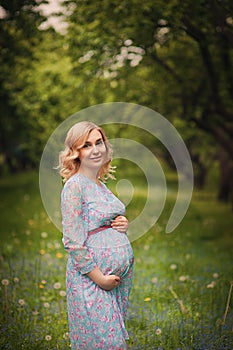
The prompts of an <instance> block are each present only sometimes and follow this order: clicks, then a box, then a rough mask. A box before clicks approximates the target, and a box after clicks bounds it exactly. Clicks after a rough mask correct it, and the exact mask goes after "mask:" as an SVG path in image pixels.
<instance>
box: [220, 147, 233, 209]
mask: <svg viewBox="0 0 233 350" xmlns="http://www.w3.org/2000/svg"><path fill="white" fill-rule="evenodd" d="M219 172H220V178H219V192H218V199H219V200H221V201H225V202H227V201H231V203H232V205H233V161H232V160H231V159H230V157H229V155H228V154H227V153H226V152H225V150H224V149H223V148H221V149H220V150H219Z"/></svg>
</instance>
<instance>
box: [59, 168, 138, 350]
mask: <svg viewBox="0 0 233 350" xmlns="http://www.w3.org/2000/svg"><path fill="white" fill-rule="evenodd" d="M61 212H62V225H63V239H62V240H63V244H64V247H65V249H66V250H67V252H68V253H69V256H68V262H67V272H66V288H67V305H68V320H69V330H70V339H71V344H72V349H76V350H77V349H85V350H92V349H105V350H117V349H119V350H120V349H126V342H125V340H126V339H128V333H127V331H126V329H125V324H124V318H125V316H126V311H127V304H128V297H129V293H130V289H131V285H132V274H133V259H134V258H133V251H132V247H131V245H130V242H129V240H128V237H127V235H126V234H125V233H120V232H118V231H117V230H115V229H113V228H106V229H104V230H102V231H99V232H97V233H95V234H92V235H88V232H89V233H90V231H92V230H94V229H96V228H98V227H102V226H106V225H110V223H111V221H112V220H113V219H114V218H115V217H116V216H118V215H124V213H125V207H124V205H123V203H122V202H121V201H120V200H119V199H118V198H117V197H115V196H114V194H113V193H112V192H111V191H110V190H109V189H108V188H107V187H106V186H105V184H103V183H101V186H99V185H97V184H96V183H94V182H93V181H92V180H90V179H89V178H87V177H86V176H84V175H82V174H75V175H73V176H72V177H71V178H70V179H69V180H68V181H67V182H66V183H65V186H64V188H63V190H62V195H61ZM96 266H98V267H99V268H100V270H101V271H102V272H103V274H105V275H108V274H114V275H117V276H120V277H121V279H122V281H121V284H120V285H119V286H118V287H116V288H114V289H113V290H111V291H105V290H103V289H101V288H100V287H99V286H98V285H97V284H96V283H94V282H93V281H92V280H91V279H90V278H89V277H88V276H87V275H86V274H87V273H88V272H90V271H92V270H93V269H94V268H95V267H96Z"/></svg>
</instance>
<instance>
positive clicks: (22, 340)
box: [0, 169, 233, 350]
mask: <svg viewBox="0 0 233 350" xmlns="http://www.w3.org/2000/svg"><path fill="white" fill-rule="evenodd" d="M127 171H129V169H128V170H127ZM121 176H122V174H119V176H118V178H121ZM131 178H132V179H133V181H134V182H135V183H134V185H135V186H136V187H137V191H136V192H135V198H134V199H133V202H132V203H131V204H130V205H129V208H128V216H129V218H133V217H135V216H136V215H137V213H139V212H140V210H141V208H142V207H143V204H144V203H145V195H146V194H145V193H146V192H145V191H144V187H143V185H142V184H143V182H142V179H141V178H140V174H139V175H138V176H135V177H134V176H133V174H132V177H131ZM171 178H172V175H171ZM168 186H169V192H168V197H167V202H166V206H165V208H164V211H163V213H162V215H161V217H160V218H159V221H158V222H157V224H156V225H155V226H154V227H153V228H152V229H151V230H150V231H149V232H148V233H147V234H146V235H144V236H143V237H141V238H140V239H138V240H136V241H134V242H133V243H132V245H133V249H134V253H135V274H134V283H133V288H132V292H131V295H130V307H129V315H128V319H127V328H128V331H129V334H130V340H129V342H128V344H129V349H134V350H136V349H143V350H144V349H151V350H155V349H160V350H162V349H163V350H173V349H174V350H175V349H182V350H186V349H195V350H199V349H200V350H207V349H208V350H209V349H215V350H222V349H226V350H230V349H232V348H233V340H232V339H233V337H232V336H233V332H232V331H233V321H232V320H233V308H232V307H233V305H232V303H233V302H232V296H231V295H230V294H229V292H230V286H231V283H232V281H233V274H232V272H233V269H232V256H233V236H232V227H233V217H232V211H231V208H230V206H229V205H226V204H223V203H218V202H217V201H216V200H215V194H214V193H213V192H211V191H210V192H207V191H206V192H197V191H195V192H194V194H193V199H192V202H191V205H190V208H189V210H188V212H187V214H186V216H185V218H184V219H183V221H182V223H181V224H180V225H179V226H178V228H177V229H176V230H175V231H173V233H171V234H166V233H164V228H165V226H166V221H167V219H168V217H169V214H170V212H171V209H172V206H173V204H174V200H175V195H174V194H175V189H176V184H175V181H171V182H170V183H168ZM111 187H112V188H113V190H114V189H115V187H114V185H111ZM0 189H1V202H0V210H1V220H0V238H1V245H0V247H1V248H0V259H1V278H0V296H1V304H0V306H1V313H0V314H1V317H0V319H1V334H0V349H9V350H11V349H12V350H16V349H28V350H29V349H30V350H32V349H60V350H65V349H69V348H70V345H69V339H68V333H67V332H68V325H67V315H66V300H65V299H66V298H65V296H64V294H65V267H66V266H65V265H66V254H65V253H64V250H63V247H62V244H61V233H60V232H59V231H58V230H57V229H56V228H55V227H54V226H53V224H52V223H50V221H49V219H48V218H47V214H46V213H45V211H44V209H43V206H42V202H41V199H40V195H39V188H38V175H37V174H36V173H26V174H18V175H14V176H9V177H4V178H2V179H0ZM228 295H229V296H231V298H230V299H229V301H230V302H229V306H228V307H227V309H226V306H227V298H228ZM226 311H227V312H226ZM225 312H226V313H225ZM224 313H225V316H226V317H225V318H224ZM88 350H89V349H88ZM90 350H91V349H90Z"/></svg>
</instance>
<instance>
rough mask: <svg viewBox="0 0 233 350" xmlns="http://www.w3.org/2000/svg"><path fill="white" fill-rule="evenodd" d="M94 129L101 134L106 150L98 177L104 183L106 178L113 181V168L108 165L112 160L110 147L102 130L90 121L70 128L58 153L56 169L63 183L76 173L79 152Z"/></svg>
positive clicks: (78, 163) (78, 164)
mask: <svg viewBox="0 0 233 350" xmlns="http://www.w3.org/2000/svg"><path fill="white" fill-rule="evenodd" d="M94 129H96V130H98V131H99V132H100V133H101V135H102V138H103V141H104V144H105V147H106V150H107V155H106V156H107V161H106V163H104V164H103V165H102V167H101V168H100V171H99V174H98V177H99V178H100V179H101V180H102V181H106V180H107V179H108V178H112V179H115V178H114V176H113V175H112V173H113V172H114V167H112V166H111V165H110V162H111V160H112V146H111V144H110V143H109V141H108V139H107V136H106V134H105V132H104V130H103V129H102V128H101V127H99V126H98V125H96V124H94V123H92V122H90V121H82V122H79V123H76V124H74V125H73V126H72V127H71V128H70V130H69V131H68V133H67V136H66V139H65V149H64V150H63V151H61V152H60V153H59V166H58V169H59V173H60V175H61V177H62V178H63V182H66V181H67V180H68V179H69V178H70V177H71V176H72V175H74V174H75V173H77V172H78V169H79V166H80V160H79V150H80V149H81V148H82V147H83V146H84V145H85V142H86V140H87V138H88V136H89V134H90V132H91V131H92V130H94Z"/></svg>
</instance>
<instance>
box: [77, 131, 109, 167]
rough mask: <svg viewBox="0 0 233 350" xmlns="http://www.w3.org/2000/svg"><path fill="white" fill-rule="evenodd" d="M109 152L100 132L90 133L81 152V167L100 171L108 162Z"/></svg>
mask: <svg viewBox="0 0 233 350" xmlns="http://www.w3.org/2000/svg"><path fill="white" fill-rule="evenodd" d="M106 155H107V150H106V146H105V143H104V140H103V137H102V134H101V133H100V131H99V130H97V129H94V130H92V131H91V132H90V134H89V136H88V138H87V140H86V142H85V144H84V146H83V147H82V148H81V149H80V150H79V160H80V162H81V165H80V167H82V169H84V168H88V169H92V168H93V170H94V169H95V170H96V168H98V169H100V168H101V166H102V165H103V164H104V163H105V162H106Z"/></svg>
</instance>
